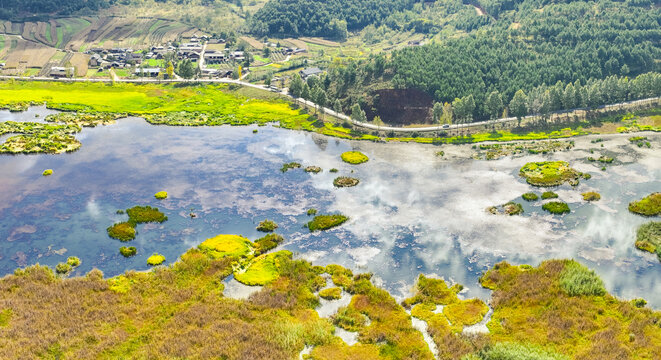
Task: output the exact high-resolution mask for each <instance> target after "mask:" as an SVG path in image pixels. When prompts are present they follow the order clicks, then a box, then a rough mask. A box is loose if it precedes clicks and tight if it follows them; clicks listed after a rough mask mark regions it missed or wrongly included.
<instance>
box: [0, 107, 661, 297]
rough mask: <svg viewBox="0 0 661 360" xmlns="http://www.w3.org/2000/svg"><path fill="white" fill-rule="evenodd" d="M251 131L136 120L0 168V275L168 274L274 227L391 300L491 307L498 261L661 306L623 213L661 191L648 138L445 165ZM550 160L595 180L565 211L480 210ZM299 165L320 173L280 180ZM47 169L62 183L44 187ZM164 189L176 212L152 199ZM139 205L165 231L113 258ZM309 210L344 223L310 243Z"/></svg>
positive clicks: (452, 156) (513, 191)
mask: <svg viewBox="0 0 661 360" xmlns="http://www.w3.org/2000/svg"><path fill="white" fill-rule="evenodd" d="M51 112H52V111H50V110H46V109H44V108H32V109H30V111H28V112H24V113H13V114H12V113H9V112H6V111H3V112H0V121H6V120H13V121H35V119H37V120H39V119H43V118H44V117H45V115H47V114H48V113H51ZM35 114H39V115H40V116H39V118H35ZM255 128H257V127H199V128H189V127H168V126H151V125H149V124H147V123H146V122H145V121H143V120H141V119H137V118H131V119H123V120H120V121H118V123H117V124H114V125H110V126H100V127H97V128H93V129H87V128H86V129H84V130H83V132H82V133H80V134H79V135H78V138H79V140H80V141H81V142H82V144H83V146H82V148H81V149H80V150H79V151H77V152H74V153H71V154H62V155H17V156H0V273H1V274H7V273H11V272H12V271H13V270H14V269H15V268H17V267H22V266H26V265H30V264H34V263H40V264H46V265H50V266H55V265H56V264H57V263H58V262H61V261H65V260H66V258H67V257H68V256H78V257H79V258H80V259H81V260H82V265H81V266H80V267H79V268H78V269H77V270H76V271H75V273H76V274H84V273H86V272H87V271H89V270H90V269H92V268H94V267H96V268H99V269H101V270H102V271H103V272H104V273H105V274H106V275H107V276H114V275H117V274H121V273H123V272H124V271H126V270H132V269H133V270H146V269H148V266H147V264H146V259H147V257H149V256H150V255H151V254H152V253H154V252H159V253H161V254H163V255H165V256H166V258H167V262H168V263H172V262H174V261H176V260H177V258H178V257H179V256H180V255H181V254H182V253H184V252H185V251H186V250H187V249H189V248H191V247H193V246H196V245H197V244H199V243H200V242H202V241H204V239H206V238H209V237H212V236H214V235H217V234H225V233H227V234H242V235H244V236H246V237H248V238H250V239H256V238H258V237H260V236H261V235H262V234H261V233H259V232H257V231H256V230H255V226H256V225H257V223H259V221H261V220H263V219H265V218H268V219H272V220H275V221H276V222H277V223H278V224H279V225H280V227H279V228H278V232H279V233H281V234H282V235H284V236H285V238H286V239H287V241H286V242H285V243H284V244H283V245H282V246H281V248H283V249H288V250H291V251H293V252H294V253H295V254H296V256H297V257H299V258H305V259H308V260H310V261H312V262H313V263H315V264H319V265H324V264H330V263H338V264H341V265H345V266H348V267H350V268H352V269H354V270H357V271H371V272H373V273H374V274H375V279H376V282H377V284H379V285H382V286H384V287H385V288H387V289H388V290H390V291H391V292H392V293H393V294H394V295H395V296H398V297H403V296H407V295H408V292H409V291H410V288H411V286H412V284H413V283H414V282H415V278H416V277H417V275H418V274H420V273H425V274H434V275H437V276H441V277H443V278H445V279H446V280H450V281H455V282H459V283H462V284H464V285H465V287H466V288H467V290H466V291H465V293H463V295H464V296H466V297H473V296H479V297H482V298H485V299H486V298H488V296H489V292H488V291H487V290H485V289H482V288H480V287H479V285H478V281H477V280H478V278H479V276H480V274H481V273H482V272H483V271H485V270H486V269H488V268H489V267H491V266H493V264H495V263H497V262H499V261H502V260H507V261H509V262H512V263H530V264H533V265H537V264H538V263H539V262H540V261H542V260H545V259H551V258H569V257H571V258H576V259H577V260H579V261H580V262H582V263H584V264H586V265H588V266H590V267H591V268H594V269H595V270H596V271H597V273H598V274H599V275H600V276H601V277H602V278H603V279H604V281H605V282H606V285H607V288H608V290H609V291H611V292H613V293H615V294H617V295H619V296H621V297H623V298H634V297H644V298H646V299H647V300H648V301H649V302H650V305H652V306H653V307H655V308H661V277H660V276H659V274H660V273H661V264H660V263H659V261H658V260H657V259H656V257H655V256H654V255H652V254H647V253H642V252H640V251H638V250H636V249H635V248H634V246H633V242H634V237H635V229H636V228H637V226H638V225H639V224H641V223H644V222H646V221H648V220H649V219H645V218H642V217H639V216H635V215H632V214H630V213H629V212H628V211H627V204H628V203H629V202H630V201H632V200H634V199H638V198H641V197H643V196H645V195H647V194H649V193H651V192H653V191H661V150H660V149H661V137H660V136H658V135H653V134H650V135H648V137H650V138H651V139H653V141H652V143H653V146H652V148H651V149H647V148H643V149H641V148H637V147H634V146H631V145H630V144H629V142H628V140H627V137H625V136H602V137H603V138H604V139H605V141H604V142H603V144H604V145H605V147H603V148H602V147H601V144H602V143H591V142H590V140H593V139H595V137H585V138H579V139H576V148H575V149H574V150H572V151H570V152H564V153H556V154H554V155H530V156H524V157H518V158H505V159H501V160H497V161H482V160H470V159H467V156H468V155H469V154H470V153H471V151H472V150H471V148H470V146H451V147H445V148H444V150H445V152H446V156H445V158H440V157H437V156H436V155H435V152H436V151H438V148H437V147H433V146H426V145H417V144H375V143H368V142H350V141H344V140H338V139H334V138H328V137H323V136H320V135H316V134H310V133H304V132H296V131H289V130H282V129H278V128H275V127H260V128H258V129H259V132H258V133H257V134H253V133H252V130H253V129H255ZM352 149H355V150H360V151H363V152H364V153H366V154H367V155H368V156H369V157H370V161H369V162H367V163H365V164H362V165H358V166H353V165H349V164H345V163H343V162H342V161H341V160H340V154H341V153H342V152H344V151H348V150H352ZM589 149H593V150H594V152H595V153H594V154H590V153H589V152H588V150H589ZM606 149H608V150H606ZM605 153H608V154H611V155H615V157H616V158H617V161H616V162H615V163H614V164H613V165H607V170H606V171H601V170H600V167H601V166H600V165H599V166H597V165H595V164H594V163H590V162H588V161H587V160H586V158H587V157H588V156H594V157H598V156H599V154H605ZM595 155H596V156H595ZM550 159H554V160H567V161H569V162H570V163H571V164H572V166H573V167H575V168H577V169H578V170H580V171H585V172H589V173H590V174H592V175H593V177H592V179H590V180H584V181H581V184H580V185H579V186H577V187H576V188H572V187H571V186H568V185H565V186H561V187H557V188H554V189H553V190H554V191H556V192H557V193H558V194H559V195H560V199H561V200H563V201H566V202H567V203H569V205H570V207H571V209H572V213H571V214H569V215H565V216H551V215H548V214H546V213H544V212H543V211H542V210H541V204H542V201H537V202H533V203H525V202H524V208H525V214H524V215H523V216H512V217H509V216H496V215H490V214H487V213H486V212H485V208H486V207H488V206H490V205H498V204H503V203H506V202H508V201H511V200H516V201H519V202H523V201H521V200H520V195H521V194H522V193H524V192H527V191H531V190H535V191H537V192H538V193H541V189H534V188H533V187H531V186H529V185H527V184H526V183H525V182H524V181H523V180H522V179H521V178H519V176H518V169H519V168H520V167H521V166H523V165H524V164H525V163H526V162H528V161H542V160H550ZM290 161H297V162H300V163H302V164H303V165H304V166H306V165H317V166H320V167H322V168H323V169H324V171H323V172H322V173H320V174H307V173H305V172H303V171H302V169H295V170H290V171H289V172H287V173H282V172H280V167H281V166H282V164H283V163H285V162H290ZM331 168H337V169H339V172H338V173H337V174H333V173H329V172H328V170H329V169H331ZM44 169H53V170H54V174H53V175H52V176H49V177H42V176H41V173H42V171H43V170H44ZM341 175H350V176H354V177H357V178H359V179H360V180H361V183H360V185H358V186H357V187H354V188H346V189H336V188H334V187H333V185H332V181H333V179H334V178H335V177H336V176H341ZM161 190H165V191H167V192H168V193H169V195H170V197H169V198H168V199H167V200H164V201H158V200H156V199H154V197H153V194H154V193H156V192H158V191H161ZM589 190H595V191H598V192H600V193H601V195H602V200H601V201H599V202H596V203H585V202H584V201H583V200H582V198H581V196H580V193H582V192H585V191H589ZM134 205H151V206H158V207H159V208H160V209H161V210H162V211H164V212H165V213H166V215H167V216H168V217H169V220H168V221H166V222H165V223H163V224H156V225H154V224H146V225H139V226H138V228H137V230H138V236H137V238H136V239H135V240H133V241H132V242H131V243H130V245H131V246H136V247H137V249H138V255H137V256H135V257H133V258H129V259H126V258H124V257H122V256H121V255H120V254H119V253H118V249H119V247H120V246H123V245H126V244H125V243H121V242H119V241H117V240H114V239H110V238H108V236H107V234H106V228H107V227H108V226H110V225H112V224H113V223H114V222H118V221H122V220H125V219H126V215H118V214H116V211H117V210H118V209H126V208H129V207H132V206H134ZM309 208H316V209H318V210H319V212H320V213H333V212H342V213H344V214H346V215H348V216H350V218H351V219H350V221H349V222H348V223H346V224H345V225H343V226H341V227H339V228H337V229H334V230H330V231H327V232H318V233H312V234H311V233H309V232H308V231H307V230H306V229H304V228H303V224H305V223H306V222H307V221H309V219H310V218H309V217H308V216H307V215H305V212H306V210H307V209H309ZM191 212H194V213H195V214H197V218H195V219H191V218H190V216H189V213H191ZM127 246H128V245H127Z"/></svg>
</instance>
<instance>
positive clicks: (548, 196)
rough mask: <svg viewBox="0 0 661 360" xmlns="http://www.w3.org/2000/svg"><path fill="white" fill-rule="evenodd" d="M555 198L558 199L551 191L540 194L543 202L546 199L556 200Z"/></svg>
mask: <svg viewBox="0 0 661 360" xmlns="http://www.w3.org/2000/svg"><path fill="white" fill-rule="evenodd" d="M557 198H558V194H556V193H554V192H553V191H544V192H543V193H542V199H543V200H546V199H557Z"/></svg>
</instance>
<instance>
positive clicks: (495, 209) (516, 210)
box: [487, 201, 523, 215]
mask: <svg viewBox="0 0 661 360" xmlns="http://www.w3.org/2000/svg"><path fill="white" fill-rule="evenodd" d="M487 212H489V213H491V214H494V215H496V214H505V215H520V214H523V205H521V204H519V203H515V202H513V201H510V202H508V203H506V204H503V205H498V206H489V207H488V208H487Z"/></svg>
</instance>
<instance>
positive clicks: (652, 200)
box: [629, 192, 661, 216]
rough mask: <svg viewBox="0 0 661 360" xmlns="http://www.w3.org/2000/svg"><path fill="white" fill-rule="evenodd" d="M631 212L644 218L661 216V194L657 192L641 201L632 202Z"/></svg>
mask: <svg viewBox="0 0 661 360" xmlns="http://www.w3.org/2000/svg"><path fill="white" fill-rule="evenodd" d="M629 211H631V212H632V213H635V214H638V215H643V216H656V215H659V214H661V192H655V193H652V194H650V195H648V196H645V197H644V198H642V199H640V200H637V201H632V202H630V203H629Z"/></svg>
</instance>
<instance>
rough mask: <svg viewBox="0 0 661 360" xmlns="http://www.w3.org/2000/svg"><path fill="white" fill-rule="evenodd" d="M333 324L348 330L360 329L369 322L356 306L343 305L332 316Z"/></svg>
mask: <svg viewBox="0 0 661 360" xmlns="http://www.w3.org/2000/svg"><path fill="white" fill-rule="evenodd" d="M332 319H333V324H335V326H338V327H341V328H342V329H344V330H347V331H360V330H361V329H362V328H363V327H364V326H365V324H366V323H367V318H366V317H365V315H363V314H361V313H360V312H359V311H358V310H356V309H355V308H354V307H347V306H345V307H342V308H340V309H339V310H338V311H337V313H336V314H335V315H333V317H332Z"/></svg>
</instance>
